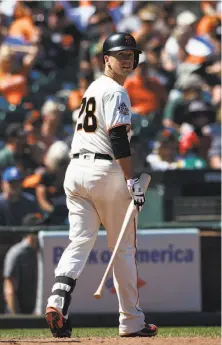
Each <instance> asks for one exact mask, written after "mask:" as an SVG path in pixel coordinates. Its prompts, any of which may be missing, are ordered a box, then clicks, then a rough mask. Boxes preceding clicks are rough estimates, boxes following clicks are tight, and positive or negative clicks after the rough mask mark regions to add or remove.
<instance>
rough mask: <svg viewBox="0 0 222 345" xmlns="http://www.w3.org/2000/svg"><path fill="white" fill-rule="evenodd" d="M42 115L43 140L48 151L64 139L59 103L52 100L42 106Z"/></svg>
mask: <svg viewBox="0 0 222 345" xmlns="http://www.w3.org/2000/svg"><path fill="white" fill-rule="evenodd" d="M41 115H42V125H41V139H42V141H43V143H44V144H45V147H46V150H47V149H48V148H49V146H50V145H52V144H53V143H54V142H55V141H57V140H59V138H61V137H62V128H61V123H62V119H61V116H62V114H61V111H60V105H59V103H58V102H56V101H54V100H52V99H49V100H47V101H46V102H45V103H44V104H43V106H42V109H41Z"/></svg>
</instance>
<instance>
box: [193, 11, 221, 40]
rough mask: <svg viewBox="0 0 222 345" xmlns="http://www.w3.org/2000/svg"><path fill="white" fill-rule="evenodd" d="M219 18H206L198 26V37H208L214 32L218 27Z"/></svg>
mask: <svg viewBox="0 0 222 345" xmlns="http://www.w3.org/2000/svg"><path fill="white" fill-rule="evenodd" d="M218 22H219V18H218V17H217V16H204V17H202V18H201V19H200V21H199V23H198V24H197V28H196V32H197V35H198V36H202V35H206V34H209V33H210V32H212V31H213V30H214V29H215V27H216V26H217V25H218Z"/></svg>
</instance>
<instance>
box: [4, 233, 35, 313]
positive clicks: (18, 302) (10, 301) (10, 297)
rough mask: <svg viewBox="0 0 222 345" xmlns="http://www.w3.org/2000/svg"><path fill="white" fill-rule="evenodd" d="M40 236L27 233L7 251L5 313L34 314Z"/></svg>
mask: <svg viewBox="0 0 222 345" xmlns="http://www.w3.org/2000/svg"><path fill="white" fill-rule="evenodd" d="M37 252H38V237H37V235H35V234H27V235H26V236H25V237H24V238H23V239H22V241H21V242H19V243H16V244H15V245H13V246H12V247H11V248H9V250H8V251H7V253H6V256H5V259H4V269H3V278H4V282H3V294H4V300H5V303H6V311H5V313H7V314H8V313H9V314H32V313H33V312H34V310H35V305H36V295H37V279H38V265H37Z"/></svg>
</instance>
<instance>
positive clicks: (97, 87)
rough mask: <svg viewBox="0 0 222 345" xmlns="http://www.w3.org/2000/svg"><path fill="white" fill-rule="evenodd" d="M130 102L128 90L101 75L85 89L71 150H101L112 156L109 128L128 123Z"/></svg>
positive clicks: (98, 151) (74, 151)
mask: <svg viewBox="0 0 222 345" xmlns="http://www.w3.org/2000/svg"><path fill="white" fill-rule="evenodd" d="M130 109H131V105H130V99H129V96H128V94H127V91H126V90H125V88H124V87H123V86H121V85H120V84H118V83H117V82H116V81H115V80H113V79H111V78H109V77H107V76H105V75H103V76H101V77H100V78H98V79H97V80H96V81H94V82H93V83H92V84H91V85H90V86H89V87H88V89H87V90H86V92H85V94H84V96H83V99H82V103H81V108H80V112H79V117H78V121H77V125H76V130H75V134H74V138H73V141H72V149H71V152H72V153H73V154H74V153H86V152H92V153H103V154H109V155H110V156H112V157H113V151H112V148H111V144H110V139H109V135H108V131H109V130H110V129H111V128H113V127H117V126H121V125H127V131H128V130H129V129H130V125H131V110H130Z"/></svg>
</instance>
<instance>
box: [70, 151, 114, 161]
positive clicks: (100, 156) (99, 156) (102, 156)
mask: <svg viewBox="0 0 222 345" xmlns="http://www.w3.org/2000/svg"><path fill="white" fill-rule="evenodd" d="M89 154H90V153H89ZM82 155H83V156H85V157H84V158H86V159H87V153H82ZM79 156H80V153H74V154H73V155H72V158H79ZM95 159H105V160H108V161H112V160H113V159H112V157H111V156H110V155H108V154H104V153H95Z"/></svg>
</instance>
